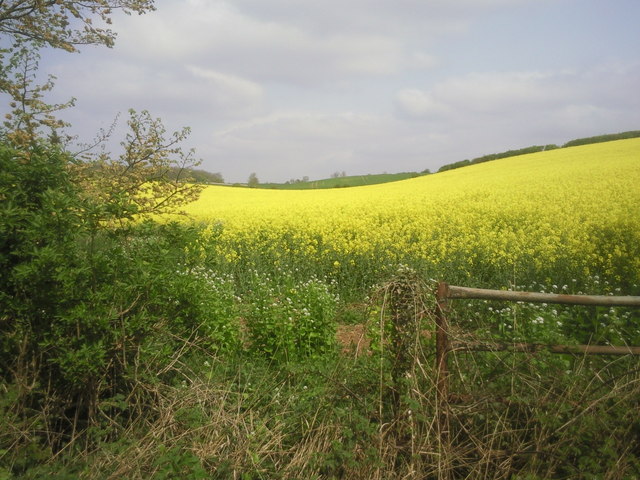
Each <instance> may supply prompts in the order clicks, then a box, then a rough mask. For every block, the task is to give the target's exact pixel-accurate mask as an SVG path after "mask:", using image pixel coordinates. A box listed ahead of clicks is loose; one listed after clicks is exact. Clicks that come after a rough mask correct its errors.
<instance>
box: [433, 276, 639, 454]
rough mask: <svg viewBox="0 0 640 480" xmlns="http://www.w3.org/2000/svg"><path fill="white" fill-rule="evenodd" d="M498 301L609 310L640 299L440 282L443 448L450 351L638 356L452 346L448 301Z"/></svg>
mask: <svg viewBox="0 0 640 480" xmlns="http://www.w3.org/2000/svg"><path fill="white" fill-rule="evenodd" d="M463 298H466V299H481V300H498V301H508V302H522V303H525V302H526V303H551V304H565V305H587V306H589V305H592V306H609V307H613V306H616V307H620V306H624V307H640V297H634V296H624V297H623V296H609V295H563V294H553V293H537V292H514V291H504V290H487V289H482V288H469V287H459V286H453V285H449V284H447V283H445V282H440V283H439V284H438V288H437V291H436V302H437V307H436V372H437V380H436V394H437V402H438V410H439V421H438V423H439V429H440V435H441V439H442V441H443V443H444V444H446V443H448V442H449V438H448V436H449V419H448V414H447V410H448V404H447V402H448V400H447V399H448V397H449V382H448V365H447V355H448V353H449V352H453V351H509V352H515V353H534V352H538V351H542V350H545V351H549V352H552V353H558V354H586V355H640V347H638V346H611V345H544V344H536V343H491V342H459V341H455V342H451V341H450V339H449V321H448V318H447V313H448V311H449V300H454V299H463Z"/></svg>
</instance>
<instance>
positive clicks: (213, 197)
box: [187, 139, 640, 283]
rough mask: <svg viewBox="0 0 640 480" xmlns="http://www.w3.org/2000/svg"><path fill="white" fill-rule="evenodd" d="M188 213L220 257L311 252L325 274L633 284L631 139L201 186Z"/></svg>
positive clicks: (636, 192) (287, 258) (637, 162)
mask: <svg viewBox="0 0 640 480" xmlns="http://www.w3.org/2000/svg"><path fill="white" fill-rule="evenodd" d="M187 211H188V213H190V214H191V215H192V216H193V218H195V219H196V220H199V221H205V222H210V223H211V224H212V225H214V224H215V225H222V233H221V236H220V238H219V241H218V243H217V247H216V248H218V249H219V251H218V253H219V254H220V255H221V256H222V257H223V258H226V260H227V261H229V262H247V261H258V260H257V259H258V258H261V259H262V261H264V259H267V260H266V261H268V262H272V263H273V264H275V265H280V264H281V265H285V266H293V265H300V264H301V263H304V262H315V263H317V264H321V265H323V266H324V271H325V272H326V271H327V270H330V269H334V270H340V269H344V268H355V267H356V265H357V264H360V265H362V264H368V265H374V264H375V265H382V264H385V265H394V264H398V263H407V264H417V265H420V266H422V267H425V268H426V269H428V270H429V269H430V270H431V271H433V275H434V276H436V275H438V276H443V275H448V276H449V277H450V278H451V277H455V278H456V279H457V278H460V279H462V280H464V279H478V280H483V279H485V278H486V279H490V278H494V279H495V277H496V275H498V276H499V277H500V279H499V281H502V282H504V281H506V280H507V279H510V280H513V281H515V282H518V281H519V280H521V279H522V278H524V277H526V278H531V277H532V276H533V277H536V278H539V280H540V281H544V280H545V279H546V280H547V281H549V280H555V277H556V276H561V275H562V276H564V277H571V276H585V275H595V274H599V275H604V276H605V277H606V278H608V279H610V280H611V281H612V282H615V283H620V282H627V281H629V282H638V279H639V277H640V273H639V272H640V258H639V255H638V254H639V251H640V139H630V140H619V141H613V142H607V143H600V144H592V145H586V146H580V147H572V148H564V149H557V150H551V151H546V152H540V153H534V154H529V155H522V156H517V157H511V158H506V159H502V160H495V161H492V162H487V163H483V164H478V165H472V166H468V167H465V168H461V169H457V170H451V171H448V172H443V173H438V174H434V175H428V176H423V177H419V178H414V179H410V180H404V181H400V182H394V183H387V184H381V185H372V186H365V187H354V188H348V189H331V190H297V191H296V190H289V191H284V190H260V189H246V188H231V187H222V186H211V187H208V188H206V189H205V190H204V192H203V194H202V196H201V198H200V199H199V200H198V201H197V202H195V203H193V204H191V205H189V206H188V207H187ZM541 277H542V278H541Z"/></svg>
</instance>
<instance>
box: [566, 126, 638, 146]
mask: <svg viewBox="0 0 640 480" xmlns="http://www.w3.org/2000/svg"><path fill="white" fill-rule="evenodd" d="M637 137H640V130H631V131H629V132H622V133H610V134H608V135H597V136H595V137H586V138H577V139H576V140H571V141H569V142H567V143H565V144H564V145H563V146H562V147H563V148H564V147H577V146H578V145H588V144H590V143H602V142H611V141H612V140H626V139H628V138H637Z"/></svg>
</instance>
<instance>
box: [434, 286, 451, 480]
mask: <svg viewBox="0 0 640 480" xmlns="http://www.w3.org/2000/svg"><path fill="white" fill-rule="evenodd" d="M448 296H449V285H448V284H447V283H445V282H439V283H438V289H437V291H436V408H437V415H438V430H439V432H438V433H439V435H440V449H441V459H440V465H441V466H442V467H443V468H444V470H443V471H441V472H440V478H443V479H448V478H450V475H449V465H448V460H447V457H448V454H449V450H450V448H449V447H450V435H449V404H448V397H449V378H448V377H449V370H448V365H447V354H448V352H449V336H448V331H449V322H448V319H447V313H448V310H449V301H448Z"/></svg>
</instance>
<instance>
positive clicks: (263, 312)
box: [246, 274, 338, 362]
mask: <svg viewBox="0 0 640 480" xmlns="http://www.w3.org/2000/svg"><path fill="white" fill-rule="evenodd" d="M280 280H282V278H281V279H280ZM337 303H338V296H337V295H335V294H333V293H332V292H331V288H330V286H329V284H328V283H327V282H325V281H323V280H321V279H320V278H317V277H311V278H310V279H309V280H306V281H295V280H292V279H288V281H285V282H280V283H279V284H276V283H275V282H274V281H273V280H272V279H271V278H270V277H268V276H262V275H258V274H255V278H254V288H253V292H252V293H251V294H250V295H249V302H248V311H247V312H246V321H247V332H248V336H249V342H250V347H249V348H250V350H251V351H252V352H254V353H257V354H260V355H264V356H265V357H267V358H269V359H271V360H275V361H284V362H287V361H295V360H299V359H303V358H308V357H314V356H319V355H322V354H325V353H328V352H330V351H333V349H334V346H335V332H336V321H335V312H336V306H337Z"/></svg>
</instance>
